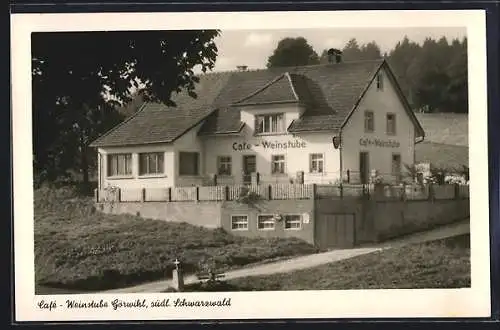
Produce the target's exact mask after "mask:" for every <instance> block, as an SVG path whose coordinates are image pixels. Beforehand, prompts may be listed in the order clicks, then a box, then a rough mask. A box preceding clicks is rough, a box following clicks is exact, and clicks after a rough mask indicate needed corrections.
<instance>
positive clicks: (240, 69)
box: [236, 65, 248, 71]
mask: <svg viewBox="0 0 500 330" xmlns="http://www.w3.org/2000/svg"><path fill="white" fill-rule="evenodd" d="M236 68H237V69H238V71H247V68H248V66H247V65H238V66H237V67H236Z"/></svg>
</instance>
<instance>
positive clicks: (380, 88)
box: [377, 72, 384, 91]
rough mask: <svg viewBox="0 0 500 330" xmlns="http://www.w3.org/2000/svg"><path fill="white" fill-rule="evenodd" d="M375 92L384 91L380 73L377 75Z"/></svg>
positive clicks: (382, 77) (382, 78)
mask: <svg viewBox="0 0 500 330" xmlns="http://www.w3.org/2000/svg"><path fill="white" fill-rule="evenodd" d="M377 90H379V91H383V90H384V75H383V74H382V72H379V73H377Z"/></svg>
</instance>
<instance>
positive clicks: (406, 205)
mask: <svg viewBox="0 0 500 330" xmlns="http://www.w3.org/2000/svg"><path fill="white" fill-rule="evenodd" d="M367 206H368V210H369V211H368V212H367V213H366V215H367V217H366V218H365V221H367V223H369V224H373V226H374V232H375V233H376V238H377V240H384V239H388V238H393V237H398V236H401V235H406V234H410V233H412V232H416V231H422V230H425V229H428V228H433V227H436V226H439V225H445V224H449V223H453V222H455V221H458V220H464V219H466V218H467V217H469V216H470V205H469V200H468V199H456V200H434V201H406V202H402V201H390V202H381V201H377V202H372V203H369V204H367Z"/></svg>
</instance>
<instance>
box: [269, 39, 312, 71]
mask: <svg viewBox="0 0 500 330" xmlns="http://www.w3.org/2000/svg"><path fill="white" fill-rule="evenodd" d="M311 64H319V56H318V54H317V53H316V52H315V51H314V49H313V48H312V46H311V45H309V43H308V42H307V40H306V39H305V38H303V37H297V38H284V39H282V40H280V41H279V42H278V45H277V47H276V49H275V50H274V52H273V54H272V55H271V56H269V58H268V59H267V67H268V68H272V67H287V66H301V65H311Z"/></svg>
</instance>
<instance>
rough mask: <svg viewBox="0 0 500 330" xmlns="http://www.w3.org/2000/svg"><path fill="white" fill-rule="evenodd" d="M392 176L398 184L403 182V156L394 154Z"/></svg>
mask: <svg viewBox="0 0 500 330" xmlns="http://www.w3.org/2000/svg"><path fill="white" fill-rule="evenodd" d="M392 175H393V176H394V179H395V180H396V182H400V181H401V155H400V154H392Z"/></svg>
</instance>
